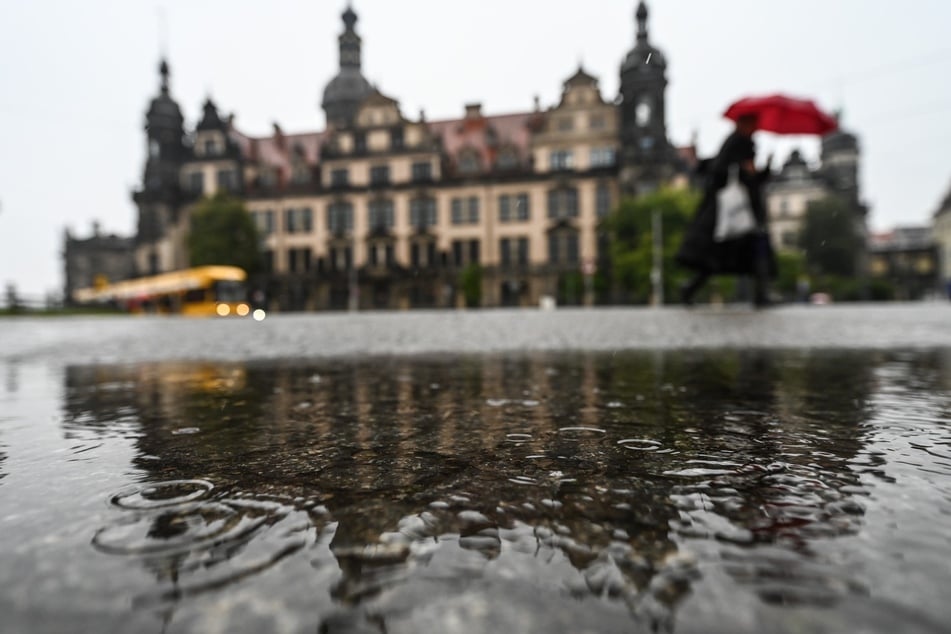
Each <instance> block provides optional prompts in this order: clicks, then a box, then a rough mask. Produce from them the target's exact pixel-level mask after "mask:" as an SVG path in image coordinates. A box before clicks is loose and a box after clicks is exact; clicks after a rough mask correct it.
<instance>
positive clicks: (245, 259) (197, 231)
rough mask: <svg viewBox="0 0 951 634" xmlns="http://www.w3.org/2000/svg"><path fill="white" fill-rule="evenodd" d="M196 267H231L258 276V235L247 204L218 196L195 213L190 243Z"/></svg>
mask: <svg viewBox="0 0 951 634" xmlns="http://www.w3.org/2000/svg"><path fill="white" fill-rule="evenodd" d="M187 246H188V259H189V262H190V263H191V265H192V266H202V265H205V264H227V265H231V266H238V267H241V268H242V269H244V270H245V271H247V272H248V273H254V272H255V271H257V270H258V268H259V267H260V263H261V253H260V247H259V243H258V232H257V229H256V228H255V226H254V221H253V220H252V219H251V214H250V213H248V210H247V209H246V208H245V206H244V203H242V202H241V201H240V200H238V199H236V198H232V197H231V196H228V195H227V194H223V193H218V194H215V195H214V196H212V197H210V198H206V199H204V200H202V201H201V202H200V203H198V205H197V206H195V208H194V209H193V210H192V214H191V227H190V231H189V233H188V239H187Z"/></svg>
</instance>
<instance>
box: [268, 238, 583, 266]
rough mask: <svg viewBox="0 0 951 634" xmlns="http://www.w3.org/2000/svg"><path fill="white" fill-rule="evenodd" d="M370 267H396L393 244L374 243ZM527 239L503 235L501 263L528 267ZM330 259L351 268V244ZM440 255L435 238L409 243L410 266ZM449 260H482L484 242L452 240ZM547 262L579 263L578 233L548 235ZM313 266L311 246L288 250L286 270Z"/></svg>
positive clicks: (463, 263) (271, 258) (457, 263)
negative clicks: (482, 243) (433, 239)
mask: <svg viewBox="0 0 951 634" xmlns="http://www.w3.org/2000/svg"><path fill="white" fill-rule="evenodd" d="M367 253H368V263H369V265H370V266H373V267H377V266H387V267H390V266H393V265H395V263H396V255H395V251H394V245H393V243H391V242H387V243H378V244H371V245H370V246H369V248H368V252H367ZM529 253H530V251H529V239H528V238H524V237H522V238H502V239H500V240H499V265H500V266H502V267H509V266H526V265H528V263H529ZM328 256H329V257H328V258H327V262H328V265H329V266H330V268H331V269H333V270H348V269H349V268H350V267H351V266H352V264H353V251H352V249H351V247H349V246H335V247H332V248H331V249H330V252H329V254H328ZM437 258H438V255H437V252H436V244H435V242H433V241H426V242H420V241H414V242H413V243H412V244H411V245H410V265H411V266H412V267H413V268H421V267H422V268H425V267H430V266H435V265H436V264H437V263H438V261H437ZM450 261H451V263H452V264H453V265H454V266H457V267H463V266H466V265H469V264H480V263H481V241H479V240H454V241H453V242H452V243H451V251H450ZM548 262H549V263H554V264H577V263H578V262H579V250H578V233H577V232H576V231H554V232H551V233H550V234H549V235H548ZM265 267H266V269H267V270H268V271H273V267H274V253H273V251H266V252H265ZM313 268H314V257H313V252H312V251H311V250H310V249H309V248H294V249H288V250H287V270H288V271H289V272H291V273H307V272H309V271H311V270H313Z"/></svg>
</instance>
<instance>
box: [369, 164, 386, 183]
mask: <svg viewBox="0 0 951 634" xmlns="http://www.w3.org/2000/svg"><path fill="white" fill-rule="evenodd" d="M389 182H390V166H389V165H374V166H373V167H371V168H370V184H371V185H386V184H388V183H389Z"/></svg>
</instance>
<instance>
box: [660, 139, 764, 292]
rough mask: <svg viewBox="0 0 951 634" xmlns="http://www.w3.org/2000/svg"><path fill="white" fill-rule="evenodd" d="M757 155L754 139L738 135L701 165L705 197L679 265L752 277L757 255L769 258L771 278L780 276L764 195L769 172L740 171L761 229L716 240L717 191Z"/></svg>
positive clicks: (687, 234) (687, 233) (689, 229)
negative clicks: (732, 172) (731, 173)
mask: <svg viewBox="0 0 951 634" xmlns="http://www.w3.org/2000/svg"><path fill="white" fill-rule="evenodd" d="M754 156H755V148H754V147H753V140H752V139H751V138H750V137H747V136H743V135H741V134H739V133H737V132H734V133H733V134H731V135H730V136H728V137H727V139H726V141H724V142H723V146H722V147H721V148H720V152H719V154H717V156H716V158H714V159H708V160H705V161H701V162H700V164H699V166H698V171H699V173H700V175H701V176H702V177H703V182H704V189H703V198H702V199H701V200H700V205H699V206H698V207H697V211H696V212H695V213H694V217H693V219H692V220H691V222H690V224H689V225H688V226H687V230H686V231H685V232H684V240H683V243H682V244H681V245H680V250H679V251H678V252H677V256H676V259H677V262H678V263H679V264H681V265H683V266H686V267H688V268H692V269H695V270H698V271H702V272H705V273H711V274H718V273H722V274H730V275H752V274H753V273H754V272H755V261H756V258H757V256H762V257H765V258H766V259H767V263H768V267H769V272H770V275H771V276H775V275H776V257H775V255H774V253H773V248H772V245H771V244H770V240H769V233H768V232H767V231H766V219H767V218H766V204H765V202H764V201H763V192H762V189H763V185H764V183H765V182H766V179H767V178H768V176H769V172H768V170H764V171H762V172H757V173H756V174H749V173H747V172H745V171H743V170H742V169H741V170H740V182H741V183H743V185H744V186H745V187H746V191H747V192H748V193H749V196H750V203H751V205H752V207H753V215H754V216H755V217H756V223H757V225H758V226H759V228H760V230H758V231H756V232H755V233H753V234H750V235H746V236H742V237H740V238H735V239H733V240H726V241H723V242H716V241H715V240H714V239H713V232H714V229H715V228H716V224H717V192H719V191H720V190H721V189H723V188H724V187H726V184H727V180H728V178H729V171H730V167H731V166H733V165H739V164H740V163H742V162H743V161H746V160H752V159H753V158H754Z"/></svg>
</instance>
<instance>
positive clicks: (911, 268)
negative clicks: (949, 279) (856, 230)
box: [869, 227, 939, 300]
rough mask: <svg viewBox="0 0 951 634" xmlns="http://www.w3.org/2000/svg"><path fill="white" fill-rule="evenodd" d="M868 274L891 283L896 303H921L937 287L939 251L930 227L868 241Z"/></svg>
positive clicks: (899, 230)
mask: <svg viewBox="0 0 951 634" xmlns="http://www.w3.org/2000/svg"><path fill="white" fill-rule="evenodd" d="M869 274H870V276H871V277H872V279H882V280H886V281H888V282H889V283H890V284H891V285H892V286H893V287H894V289H895V299H901V300H919V299H926V298H928V297H931V296H933V295H934V294H935V291H936V289H937V287H938V279H939V277H938V249H937V245H936V243H935V240H934V236H933V233H932V229H931V227H896V228H895V229H893V230H891V231H888V232H885V233H876V234H872V235H871V236H870V239H869Z"/></svg>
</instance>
